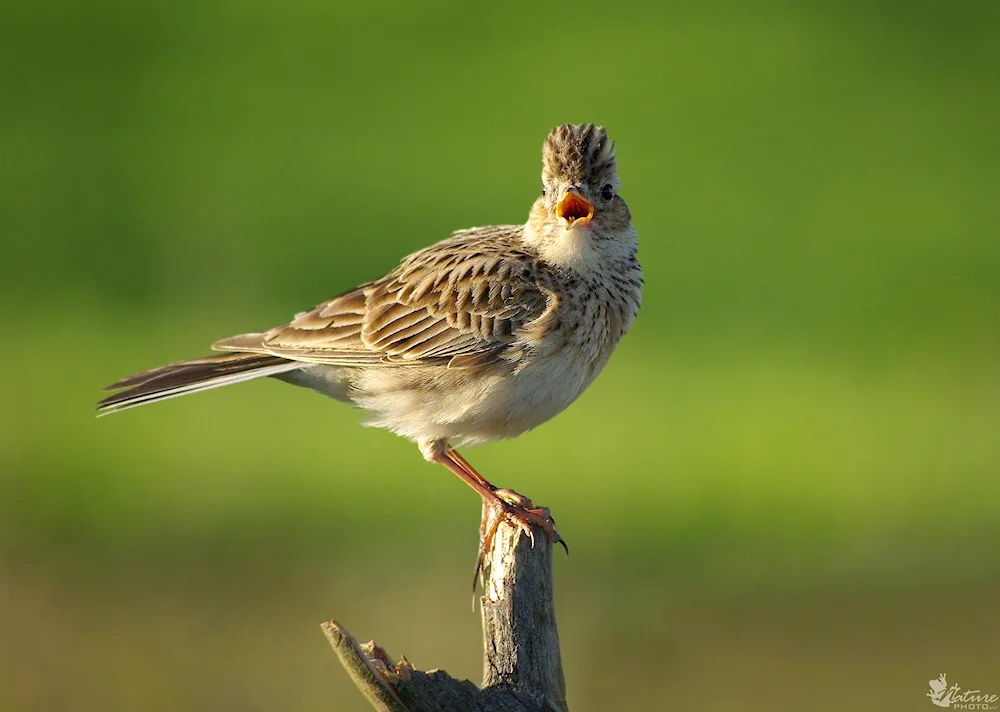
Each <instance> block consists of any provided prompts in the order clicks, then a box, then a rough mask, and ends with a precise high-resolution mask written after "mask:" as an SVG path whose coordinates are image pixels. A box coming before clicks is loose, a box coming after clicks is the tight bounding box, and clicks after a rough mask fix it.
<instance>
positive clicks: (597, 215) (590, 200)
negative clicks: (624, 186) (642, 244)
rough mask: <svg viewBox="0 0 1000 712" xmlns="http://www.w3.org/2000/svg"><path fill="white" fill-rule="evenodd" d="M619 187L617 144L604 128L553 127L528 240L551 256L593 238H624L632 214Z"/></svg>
mask: <svg viewBox="0 0 1000 712" xmlns="http://www.w3.org/2000/svg"><path fill="white" fill-rule="evenodd" d="M620 185H621V182H620V181H619V180H618V170H617V166H616V163H615V143H614V141H612V140H611V139H610V138H609V137H608V132H607V131H606V130H605V129H604V127H603V126H595V125H594V124H563V125H562V126H556V127H555V128H554V129H552V131H550V132H549V135H548V136H547V137H546V138H545V144H544V145H543V147H542V194H541V196H539V198H538V199H537V200H536V201H535V204H534V205H533V206H532V209H531V216H530V217H529V219H528V230H527V235H528V237H529V239H532V240H536V241H538V242H540V243H548V251H550V252H560V251H563V252H565V251H567V250H569V251H572V252H580V251H581V250H584V249H585V248H587V246H588V245H589V244H590V243H592V242H593V240H592V239H591V238H593V237H595V236H597V237H601V238H615V237H617V236H621V237H623V238H627V237H628V236H629V235H632V234H633V233H632V229H631V215H630V213H629V209H628V206H626V205H625V201H624V200H622V198H621V196H620V195H618V188H619V186H620ZM591 252H592V250H591ZM570 256H571V255H567V258H568V257H570ZM579 256H583V255H582V254H581V255H579Z"/></svg>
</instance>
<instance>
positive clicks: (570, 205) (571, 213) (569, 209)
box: [556, 190, 594, 227]
mask: <svg viewBox="0 0 1000 712" xmlns="http://www.w3.org/2000/svg"><path fill="white" fill-rule="evenodd" d="M556 215H557V216H558V217H559V219H560V220H562V221H563V224H564V225H565V226H566V227H574V226H575V225H586V224H587V223H589V222H590V221H591V220H592V219H593V217H594V206H593V205H591V204H590V203H588V202H587V201H586V200H584V199H583V198H582V197H580V195H579V194H577V193H576V192H574V191H572V190H571V191H569V192H567V193H566V195H564V196H563V199H562V200H560V201H559V205H557V206H556Z"/></svg>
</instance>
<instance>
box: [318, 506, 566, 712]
mask: <svg viewBox="0 0 1000 712" xmlns="http://www.w3.org/2000/svg"><path fill="white" fill-rule="evenodd" d="M484 506H485V505H484ZM489 515H490V516H491V517H494V516H496V512H494V511H493V510H490V511H489ZM484 578H485V592H484V594H483V595H482V597H481V598H480V602H481V608H482V617H483V684H482V687H476V685H475V684H473V683H471V682H469V681H468V680H463V681H458V680H455V679H454V678H452V677H451V676H450V675H449V674H448V673H446V672H444V671H443V670H431V671H430V672H423V671H420V670H416V669H415V668H414V667H413V666H412V665H411V664H410V662H409V661H408V660H407V659H406V658H405V657H403V658H400V660H399V662H396V663H394V662H393V661H392V658H390V657H389V655H388V653H386V651H385V650H384V649H382V648H381V647H379V646H378V645H376V644H375V642H374V641H371V642H369V643H364V644H359V643H358V641H357V640H355V638H354V637H353V636H352V635H351V634H350V633H348V632H347V630H345V629H344V628H343V627H342V626H341V625H340V624H339V623H337V622H336V621H329V622H327V623H324V624H323V625H322V628H323V632H324V633H326V637H327V639H328V640H329V641H330V645H332V646H333V649H334V650H335V651H336V652H337V655H338V656H339V657H340V662H341V664H342V665H343V666H344V669H346V670H347V672H348V674H349V675H350V676H351V679H352V680H354V684H356V685H357V686H358V688H359V689H360V690H361V691H362V692H363V693H364V695H365V697H367V698H368V700H369V702H371V704H372V706H373V707H374V708H375V709H376V710H378V712H430V711H431V710H435V711H436V712H441V711H442V710H446V711H447V712H567V711H568V707H567V706H566V682H565V679H564V678H563V670H562V658H561V656H560V653H559V633H558V631H557V630H556V615H555V606H554V603H553V597H552V543H551V542H550V541H549V539H548V537H547V536H546V535H545V533H544V532H543V531H541V529H537V528H536V529H534V546H532V541H531V537H529V536H527V535H525V534H524V533H523V532H522V531H521V529H520V528H519V527H517V526H516V525H513V524H511V523H510V522H509V521H507V520H506V519H502V520H501V521H500V523H499V527H498V529H497V534H496V538H495V540H494V544H493V550H492V551H491V552H488V554H487V557H486V561H485V563H484Z"/></svg>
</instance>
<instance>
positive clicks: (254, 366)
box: [97, 353, 302, 415]
mask: <svg viewBox="0 0 1000 712" xmlns="http://www.w3.org/2000/svg"><path fill="white" fill-rule="evenodd" d="M298 368H302V364H301V363H299V362H296V361H289V360H287V359H283V358H279V357H277V356H268V355H262V354H246V353H228V354H219V355H218V356H209V357H207V358H201V359H195V360H193V361H180V362H178V363H172V364H169V365H167V366H160V367H159V368H154V369H152V370H151V371H143V372H142V373H136V374H135V375H132V376H129V377H127V378H123V379H121V380H120V381H117V382H115V383H112V384H111V385H110V386H107V387H106V388H105V389H104V390H106V391H118V392H117V393H113V394H111V395H110V396H108V397H107V398H105V399H104V400H102V401H101V402H99V403H98V404H97V414H98V415H107V414H108V413H117V412H118V411H120V410H127V409H128V408H135V407H136V406H140V405H145V404H146V403H155V402H156V401H161V400H167V399H169V398H177V397H178V396H184V395H187V394H188V393H198V392H199V391H207V390H210V389H212V388H220V387H221V386H228V385H230V384H233V383H241V382H243V381H250V380H253V379H255V378H263V377H264V376H274V375H277V374H279V373H287V372H288V371H294V370H296V369H298Z"/></svg>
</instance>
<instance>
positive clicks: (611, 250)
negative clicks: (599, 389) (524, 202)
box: [97, 123, 643, 576]
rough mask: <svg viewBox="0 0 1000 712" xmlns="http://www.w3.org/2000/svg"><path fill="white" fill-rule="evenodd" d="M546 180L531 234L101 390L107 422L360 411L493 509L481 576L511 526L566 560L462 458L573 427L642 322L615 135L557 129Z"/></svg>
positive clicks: (451, 245)
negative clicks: (261, 404)
mask: <svg viewBox="0 0 1000 712" xmlns="http://www.w3.org/2000/svg"><path fill="white" fill-rule="evenodd" d="M541 177H542V190H541V193H540V195H539V196H538V197H537V199H536V200H535V201H534V203H533V204H532V206H531V208H530V211H529V213H528V219H527V221H526V222H525V223H523V224H520V225H492V226H487V227H474V228H470V229H466V230H460V231H458V232H455V233H454V234H452V235H451V237H449V238H447V239H445V240H443V241H441V242H438V243H436V244H432V245H430V246H429V247H426V248H424V249H422V250H420V251H418V252H415V253H413V254H411V255H409V256H407V257H405V258H404V259H403V260H402V261H401V262H400V264H399V265H398V266H397V267H396V268H395V269H393V270H392V271H390V272H389V273H388V274H386V275H385V276H384V277H382V278H380V279H375V280H372V281H370V282H366V283H364V284H361V285H360V286H358V287H356V288H354V289H351V290H350V291H347V292H344V293H342V294H341V295H340V296H337V297H334V298H333V299H330V300H328V301H325V302H323V303H322V304H320V305H318V306H316V307H315V308H314V309H311V310H309V311H305V312H301V313H299V314H297V315H296V316H295V318H294V319H292V321H290V322H289V323H287V324H284V325H281V326H277V327H275V328H272V329H269V330H267V331H262V332H254V333H247V334H241V335H238V336H232V337H229V338H225V339H222V340H220V341H217V342H215V343H214V344H212V347H211V348H212V350H213V351H216V352H221V353H217V354H215V355H212V356H208V357H206V358H198V359H194V360H188V361H181V362H177V363H172V364H169V365H166V366H161V367H159V368H154V369H152V370H148V371H143V372H141V373H137V374H135V375H132V376H128V377H127V378H123V379H121V380H119V381H117V382H115V383H112V384H111V385H110V386H107V387H106V388H105V389H104V390H105V391H112V393H111V394H110V395H108V396H107V397H106V398H104V399H103V400H101V401H100V402H99V403H98V405H97V411H98V415H104V414H108V413H114V412H118V411H123V410H126V409H129V408H134V407H136V406H140V405H145V404H147V403H154V402H157V401H163V400H167V399H170V398H175V397H178V396H183V395H187V394H190V393H198V392H201V391H207V390H210V389H213V388H218V387H221V386H228V385H231V384H235V383H242V382H244V381H251V380H255V379H258V378H263V377H272V378H276V379H279V380H281V381H284V382H287V383H290V384H293V385H297V386H303V387H306V388H310V389H312V390H314V391H318V392H320V393H322V394H324V395H326V396H329V397H331V398H333V399H335V400H337V401H343V402H346V403H350V404H353V405H354V406H357V407H359V408H361V409H362V410H364V411H366V412H367V414H368V420H367V421H366V423H365V424H366V425H370V426H375V427H379V428H385V429H387V430H390V431H392V432H394V433H396V434H397V435H401V436H403V437H406V438H408V439H410V440H411V441H413V442H414V443H416V445H417V446H418V447H419V449H420V452H421V453H422V455H423V457H424V458H425V459H426V460H428V461H430V462H435V463H439V464H441V465H443V466H444V467H446V468H447V469H449V470H450V471H451V472H453V473H454V474H456V475H457V476H458V477H459V478H460V479H461V480H463V481H464V482H465V483H467V484H468V485H469V486H470V487H472V489H473V490H475V491H476V492H477V493H478V494H479V495H480V496H481V497H482V499H483V502H484V507H483V520H482V522H481V526H480V547H479V556H478V560H477V565H476V575H477V576H478V573H479V570H480V567H481V565H482V562H483V559H484V556H485V555H486V552H487V551H488V550H489V548H490V547H491V545H492V539H493V536H494V535H495V532H496V527H497V524H498V523H499V521H500V518H501V516H502V517H505V518H506V519H507V520H509V521H511V522H512V523H514V524H515V525H517V526H519V527H521V529H522V530H523V531H524V532H525V533H527V534H528V535H530V536H531V537H532V543H534V535H533V533H532V530H531V526H532V525H537V526H539V527H540V528H541V529H542V530H543V531H544V532H545V533H546V534H547V535H548V536H549V537H550V539H551V540H552V541H558V542H561V543H562V544H563V545H564V546H565V541H564V540H562V538H561V537H560V536H559V534H558V532H557V531H556V529H555V523H554V520H553V519H552V517H551V514H550V512H549V511H548V510H547V509H544V508H536V507H534V505H533V503H532V502H531V500H530V499H528V498H527V497H524V496H523V495H520V494H518V493H516V492H514V491H513V490H509V489H502V488H499V487H496V486H495V485H493V484H492V483H490V482H489V481H488V480H487V479H486V478H485V477H483V476H482V475H481V474H480V473H479V472H478V471H477V470H476V469H475V468H474V467H473V466H472V465H471V464H470V463H469V462H468V461H467V460H466V459H465V458H464V457H463V456H462V455H460V454H459V453H458V450H457V449H456V448H458V447H462V446H473V445H478V444H481V443H485V442H489V441H493V440H498V439H503V438H512V437H515V436H517V435H520V434H522V433H524V432H526V431H528V430H530V429H532V428H534V427H536V426H538V425H541V424H542V423H544V422H545V421H547V420H549V419H550V418H552V417H553V416H555V415H557V414H558V413H560V412H561V411H563V410H564V409H565V408H566V407H567V406H569V405H570V404H571V403H572V402H573V401H574V400H576V398H577V397H578V396H580V394H581V393H583V391H584V390H585V389H586V388H587V386H589V385H590V384H591V383H592V382H593V380H594V379H595V378H596V377H597V375H598V374H599V373H600V371H601V370H602V368H603V367H604V366H605V364H606V363H607V362H608V359H609V358H610V356H611V354H612V352H613V351H614V349H615V347H616V346H617V345H618V343H619V342H620V341H621V339H622V337H623V336H624V335H625V333H626V332H627V331H628V330H629V328H630V327H631V326H632V324H633V322H634V321H635V319H636V316H637V315H638V312H639V307H640V303H641V297H642V287H643V276H642V268H641V267H640V265H639V262H638V258H637V249H638V247H637V238H636V230H635V228H634V227H633V225H632V217H631V213H630V211H629V208H628V206H627V205H626V203H625V200H624V199H623V198H622V196H621V194H620V187H621V181H620V179H619V177H618V170H617V158H616V149H615V143H614V141H613V140H612V139H611V138H610V137H609V136H608V134H607V131H606V129H605V128H604V127H603V126H597V125H594V124H589V123H584V124H563V125H560V126H556V127H555V128H553V129H552V130H551V131H550V132H549V133H548V135H547V136H546V138H545V140H544V143H543V146H542V176H541ZM488 510H492V511H493V512H494V513H495V514H496V515H497V516H493V517H490V518H489V519H490V521H492V524H491V525H490V526H487V519H488V517H487V513H488ZM567 551H568V549H567Z"/></svg>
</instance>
